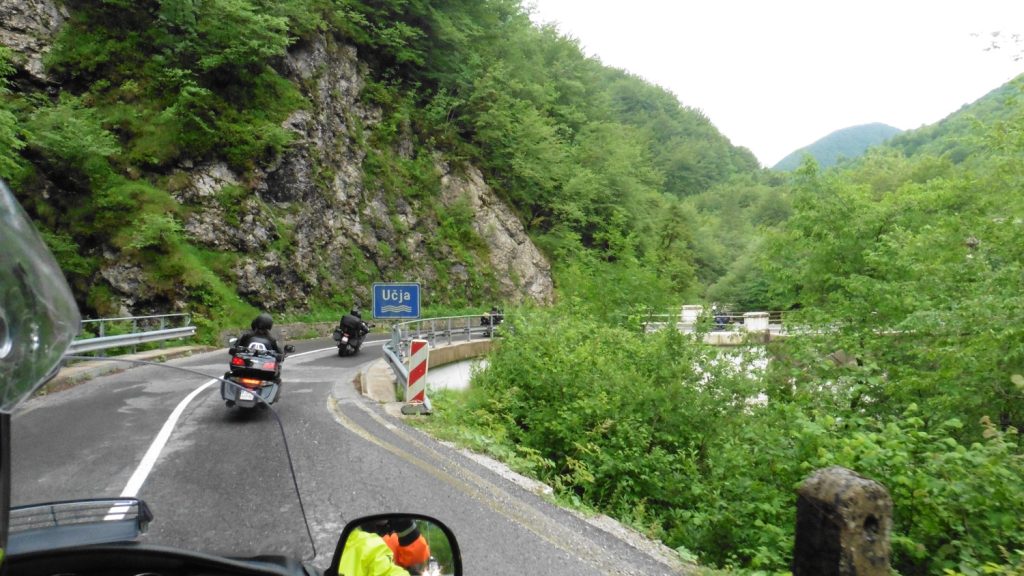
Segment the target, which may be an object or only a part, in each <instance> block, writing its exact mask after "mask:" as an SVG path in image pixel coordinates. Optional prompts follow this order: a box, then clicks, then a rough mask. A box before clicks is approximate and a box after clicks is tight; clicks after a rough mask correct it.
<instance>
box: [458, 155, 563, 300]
mask: <svg viewBox="0 0 1024 576" xmlns="http://www.w3.org/2000/svg"><path fill="white" fill-rule="evenodd" d="M442 170H443V172H444V175H443V176H442V178H441V189H442V194H443V196H442V198H443V201H444V202H445V203H446V204H449V205H450V204H451V203H453V202H456V201H457V200H459V199H460V198H466V199H467V200H468V201H469V205H470V206H471V207H472V208H473V212H474V213H475V214H476V217H475V218H474V220H473V226H474V229H475V230H476V232H477V234H479V235H480V236H481V237H482V238H483V239H484V241H485V242H487V246H488V247H489V248H490V252H491V266H493V267H494V270H495V272H496V276H497V278H498V280H499V282H501V292H502V295H503V296H504V297H505V298H507V299H510V300H513V301H516V300H518V301H522V300H526V299H529V300H532V301H534V302H538V303H544V304H548V303H550V302H551V301H552V300H553V298H554V284H553V282H552V281H551V265H550V264H549V263H548V261H547V259H546V258H544V255H543V254H541V253H540V250H538V249H537V247H536V246H534V244H533V242H531V241H530V238H529V236H527V235H526V230H525V228H523V225H522V223H521V222H520V221H519V218H517V217H516V215H515V213H513V212H512V210H511V209H510V208H509V207H508V206H506V205H505V203H504V202H502V201H501V200H500V199H498V197H497V196H495V195H494V192H493V191H492V190H491V189H490V187H488V186H487V184H486V183H485V182H484V180H483V176H482V175H481V174H480V171H479V170H477V169H476V168H473V167H470V168H469V169H468V170H467V171H466V173H465V174H454V173H452V171H451V170H450V168H449V167H448V166H442Z"/></svg>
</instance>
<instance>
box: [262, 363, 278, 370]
mask: <svg viewBox="0 0 1024 576" xmlns="http://www.w3.org/2000/svg"><path fill="white" fill-rule="evenodd" d="M263 369H264V370H268V371H270V372H273V371H274V370H277V362H264V363H263Z"/></svg>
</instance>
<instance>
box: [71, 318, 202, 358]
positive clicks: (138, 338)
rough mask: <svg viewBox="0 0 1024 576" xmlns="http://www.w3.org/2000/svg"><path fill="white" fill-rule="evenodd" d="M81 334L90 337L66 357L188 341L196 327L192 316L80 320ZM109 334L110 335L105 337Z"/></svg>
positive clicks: (72, 346) (73, 344) (73, 343)
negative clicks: (172, 341)
mask: <svg viewBox="0 0 1024 576" xmlns="http://www.w3.org/2000/svg"><path fill="white" fill-rule="evenodd" d="M82 332H83V333H85V334H88V335H90V336H91V337H89V338H80V339H77V340H75V341H73V342H72V343H71V346H70V348H69V349H68V352H67V353H68V354H83V353H86V352H96V351H98V350H108V349H110V348H123V347H126V346H137V345H139V344H145V343H148V342H159V341H161V340H173V339H175V338H190V337H192V336H195V334H196V327H195V326H194V325H193V324H192V316H191V314H160V315H154V316H124V317H121V318H96V319H89V320H82ZM109 332H113V334H109V335H108V333H109ZM93 334H95V335H93Z"/></svg>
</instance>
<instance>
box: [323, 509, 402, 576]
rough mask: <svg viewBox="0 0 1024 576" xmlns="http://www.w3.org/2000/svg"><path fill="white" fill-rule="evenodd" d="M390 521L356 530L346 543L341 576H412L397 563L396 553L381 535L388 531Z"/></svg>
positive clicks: (373, 523) (382, 521) (339, 569)
mask: <svg viewBox="0 0 1024 576" xmlns="http://www.w3.org/2000/svg"><path fill="white" fill-rule="evenodd" d="M387 525H388V522H387V521H386V520H381V521H376V522H371V523H369V524H366V525H363V526H360V527H359V528H356V529H355V530H353V531H352V532H351V533H350V534H349V535H348V540H346V541H345V551H344V552H342V554H341V561H340V563H339V564H338V576H409V572H408V571H406V570H405V569H404V568H402V567H401V566H399V565H397V564H395V554H394V552H393V551H392V550H391V547H390V546H388V545H387V543H386V542H385V541H384V538H383V536H381V534H380V532H383V531H386V530H388V528H387Z"/></svg>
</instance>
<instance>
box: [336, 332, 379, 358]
mask: <svg viewBox="0 0 1024 576" xmlns="http://www.w3.org/2000/svg"><path fill="white" fill-rule="evenodd" d="M374 326H375V324H367V327H369V328H373V327H374ZM331 337H332V338H333V339H334V341H335V342H337V343H338V356H355V355H356V354H358V353H359V348H360V347H361V346H362V345H363V340H365V339H366V335H365V334H359V333H358V331H356V330H353V329H351V328H349V327H347V326H338V327H337V328H335V329H334V333H333V334H332V335H331Z"/></svg>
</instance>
